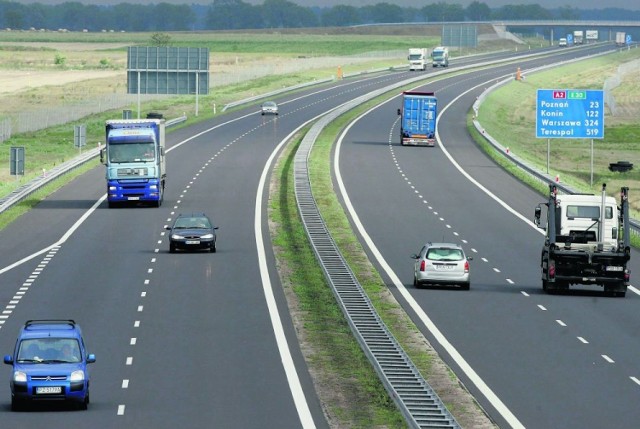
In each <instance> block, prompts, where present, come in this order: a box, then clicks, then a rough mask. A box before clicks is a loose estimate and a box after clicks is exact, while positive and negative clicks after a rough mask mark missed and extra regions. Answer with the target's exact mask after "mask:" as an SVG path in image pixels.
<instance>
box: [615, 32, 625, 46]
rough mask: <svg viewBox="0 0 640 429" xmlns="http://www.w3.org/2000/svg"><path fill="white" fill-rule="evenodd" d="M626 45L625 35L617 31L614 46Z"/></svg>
mask: <svg viewBox="0 0 640 429" xmlns="http://www.w3.org/2000/svg"><path fill="white" fill-rule="evenodd" d="M626 44H627V33H625V32H624V31H617V32H616V45H618V46H624V45H626Z"/></svg>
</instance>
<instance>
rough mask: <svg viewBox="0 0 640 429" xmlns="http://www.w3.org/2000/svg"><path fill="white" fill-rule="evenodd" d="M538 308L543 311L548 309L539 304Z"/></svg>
mask: <svg viewBox="0 0 640 429" xmlns="http://www.w3.org/2000/svg"><path fill="white" fill-rule="evenodd" d="M538 308H539V309H540V310H542V311H547V309H546V308H544V305H541V304H538Z"/></svg>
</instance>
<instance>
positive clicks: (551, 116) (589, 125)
mask: <svg viewBox="0 0 640 429" xmlns="http://www.w3.org/2000/svg"><path fill="white" fill-rule="evenodd" d="M536 137H537V138H547V139H580V138H587V139H602V138H604V96H603V91H601V90H585V89H539V90H538V93H537V96H536Z"/></svg>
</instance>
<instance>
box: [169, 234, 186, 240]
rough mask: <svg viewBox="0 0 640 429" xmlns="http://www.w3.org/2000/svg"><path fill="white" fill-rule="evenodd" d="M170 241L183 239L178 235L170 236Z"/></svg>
mask: <svg viewBox="0 0 640 429" xmlns="http://www.w3.org/2000/svg"><path fill="white" fill-rule="evenodd" d="M171 239H173V240H184V237H183V236H181V235H180V234H171Z"/></svg>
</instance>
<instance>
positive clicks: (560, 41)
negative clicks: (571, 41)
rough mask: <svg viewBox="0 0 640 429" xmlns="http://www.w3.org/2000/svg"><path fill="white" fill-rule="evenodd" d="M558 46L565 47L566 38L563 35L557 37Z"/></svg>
mask: <svg viewBox="0 0 640 429" xmlns="http://www.w3.org/2000/svg"><path fill="white" fill-rule="evenodd" d="M558 46H560V47H561V48H566V47H567V39H566V38H565V37H561V38H560V39H558Z"/></svg>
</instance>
